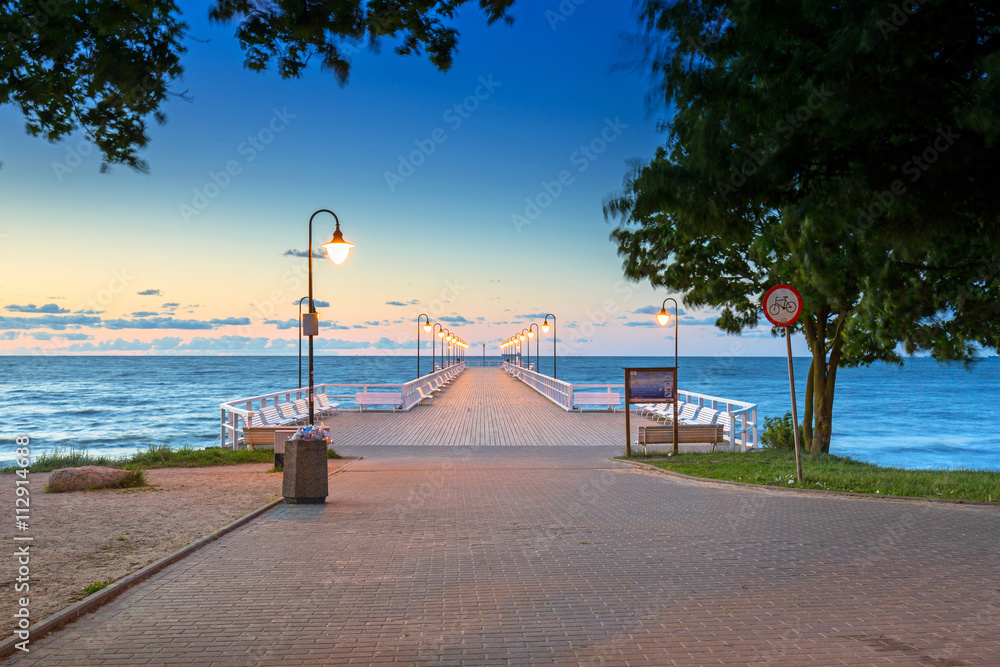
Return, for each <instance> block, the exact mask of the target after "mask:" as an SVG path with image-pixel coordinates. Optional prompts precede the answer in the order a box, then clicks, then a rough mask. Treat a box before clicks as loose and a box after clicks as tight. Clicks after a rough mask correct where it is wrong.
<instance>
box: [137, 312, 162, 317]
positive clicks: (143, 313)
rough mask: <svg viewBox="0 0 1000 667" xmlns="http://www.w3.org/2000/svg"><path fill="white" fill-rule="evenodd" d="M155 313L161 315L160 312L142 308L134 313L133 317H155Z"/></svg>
mask: <svg viewBox="0 0 1000 667" xmlns="http://www.w3.org/2000/svg"><path fill="white" fill-rule="evenodd" d="M154 315H159V313H156V312H153V311H152V310H140V311H137V312H134V313H132V317H153V316H154Z"/></svg>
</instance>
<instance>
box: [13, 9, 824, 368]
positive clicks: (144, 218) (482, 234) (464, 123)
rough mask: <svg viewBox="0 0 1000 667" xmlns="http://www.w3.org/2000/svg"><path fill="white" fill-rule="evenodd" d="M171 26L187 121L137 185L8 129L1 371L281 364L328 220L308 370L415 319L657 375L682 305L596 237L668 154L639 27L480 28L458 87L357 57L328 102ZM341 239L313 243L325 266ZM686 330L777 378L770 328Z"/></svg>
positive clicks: (420, 67)
mask: <svg viewBox="0 0 1000 667" xmlns="http://www.w3.org/2000/svg"><path fill="white" fill-rule="evenodd" d="M180 6H181V8H182V10H183V14H184V19H185V20H186V21H187V22H188V23H189V25H190V26H191V27H190V31H189V32H190V36H191V39H189V40H188V42H187V47H188V53H187V54H185V56H184V65H185V69H186V71H185V75H184V79H183V80H182V81H179V82H176V84H175V85H174V89H175V90H176V91H177V92H185V93H186V95H185V97H186V98H187V99H182V98H179V97H178V98H175V99H173V100H172V101H171V102H169V103H168V104H167V106H166V108H165V111H166V114H167V118H168V120H167V123H166V124H165V125H163V126H154V127H153V129H152V131H151V142H150V145H149V147H148V148H147V149H146V150H144V151H143V154H142V157H143V158H144V159H145V160H146V161H147V162H148V163H149V165H150V168H151V172H150V173H149V174H141V173H137V172H134V171H132V170H130V169H128V168H127V167H121V166H116V167H113V168H112V169H111V171H110V173H105V174H102V173H100V163H101V160H100V158H99V156H98V155H97V154H96V153H95V152H94V151H93V149H92V146H91V145H90V144H89V143H88V142H87V141H86V140H85V138H84V137H83V135H82V134H80V135H75V136H73V137H72V138H70V139H67V140H65V141H61V142H58V143H47V142H46V141H44V140H42V139H38V138H34V137H30V136H28V135H27V134H26V133H25V132H24V130H23V125H24V123H23V119H22V118H21V116H20V115H19V114H18V113H17V111H16V110H15V109H14V108H13V107H11V106H9V105H8V106H5V107H0V160H2V161H3V169H2V170H0V201H2V202H3V207H2V210H0V354H94V353H107V354H296V352H297V342H296V341H297V335H298V334H297V318H298V302H299V299H300V298H301V297H303V296H305V295H306V294H307V290H308V287H307V261H306V258H305V249H306V247H307V243H308V221H309V217H310V215H311V214H312V213H313V212H314V211H316V210H318V209H321V208H326V209H331V210H333V211H334V212H335V213H336V214H337V216H338V218H339V220H340V223H341V229H342V231H343V233H344V237H345V238H346V239H347V240H348V241H350V242H352V243H354V244H355V248H354V250H353V251H352V253H351V256H350V258H349V259H348V260H347V261H346V262H345V263H344V264H342V265H340V266H335V265H333V264H332V263H331V262H330V261H329V260H327V259H323V258H320V259H317V260H316V262H315V267H314V293H315V298H316V299H317V302H318V310H319V311H320V322H321V325H320V326H321V330H320V336H319V338H317V340H316V346H317V349H318V350H319V353H320V354H413V353H414V346H415V336H416V319H417V317H418V316H419V315H420V314H421V313H425V314H427V315H428V316H429V317H430V319H431V320H432V321H434V322H440V323H441V324H442V325H443V326H445V327H447V328H448V329H449V330H451V331H452V332H454V333H455V334H456V335H458V336H460V337H461V338H462V339H464V340H465V341H466V342H468V343H469V345H470V346H472V347H473V348H474V349H475V350H480V351H481V349H482V348H481V345H482V344H483V343H486V345H487V348H486V349H487V352H488V353H490V354H496V353H497V352H498V345H499V343H500V342H501V341H503V340H504V339H505V338H507V337H509V336H510V335H512V334H514V333H516V332H519V331H521V330H522V329H523V328H526V327H528V326H529V325H530V324H531V323H532V322H536V323H539V324H540V323H541V318H542V317H543V316H544V315H545V314H547V313H552V314H554V315H555V317H556V321H557V324H558V326H557V330H558V334H559V345H560V354H577V355H669V354H672V353H673V331H672V330H673V327H672V326H671V327H668V328H666V329H663V328H660V327H658V326H656V324H655V321H654V314H655V313H656V312H658V311H659V308H660V304H661V302H662V301H663V299H664V298H665V297H667V296H680V295H671V294H668V293H666V292H663V291H662V290H654V289H652V288H651V287H650V286H649V285H648V284H639V283H631V282H628V281H626V280H625V279H624V277H623V273H622V268H621V259H620V258H619V257H618V256H617V252H616V248H615V245H614V244H613V243H612V242H611V241H610V240H609V234H610V233H611V231H612V230H613V228H614V222H608V221H606V220H605V218H604V215H603V212H602V205H603V203H604V201H605V200H606V199H607V197H609V196H610V195H613V194H614V193H615V192H617V191H618V190H619V189H620V188H621V185H622V179H623V176H624V175H625V174H626V172H627V171H628V169H629V165H630V164H632V163H634V162H635V161H637V160H638V161H644V160H648V159H649V158H650V157H652V155H653V153H654V151H655V149H656V147H657V146H658V145H660V144H661V143H662V142H663V140H664V137H663V136H662V135H660V134H658V133H657V130H656V127H657V123H658V122H659V121H661V120H663V115H664V113H665V112H664V110H663V109H662V108H661V109H657V108H652V109H651V108H649V107H648V106H647V104H646V101H645V96H646V93H647V91H648V89H649V81H648V79H647V78H646V77H645V75H644V74H643V73H641V72H636V71H634V70H629V68H627V67H621V66H620V65H621V64H622V63H625V62H627V60H628V59H629V53H628V51H627V49H625V48H624V44H625V38H626V36H627V35H629V34H634V33H635V32H636V30H637V25H636V22H635V18H634V15H633V13H632V9H631V3H609V2H597V1H596V0H572V1H567V0H562V1H559V0H540V1H537V2H521V3H518V4H516V5H515V6H514V8H513V10H512V12H511V13H512V15H513V17H514V24H513V26H510V27H508V26H504V25H501V24H497V25H493V26H489V25H487V23H486V20H485V18H484V17H483V16H482V14H481V13H480V12H479V11H478V10H476V9H475V3H470V4H469V6H467V7H464V8H463V9H462V11H461V12H460V14H459V16H458V17H457V19H456V20H455V26H456V27H457V28H458V29H459V31H460V33H461V38H460V41H459V47H458V53H457V54H456V57H455V61H454V65H453V67H452V68H451V70H449V71H448V72H441V71H439V70H437V69H436V68H435V67H434V66H432V65H431V64H430V63H429V62H428V61H427V60H426V59H425V58H421V57H412V56H411V57H401V56H397V55H395V54H394V53H393V52H392V48H391V45H388V44H387V45H385V46H384V47H383V48H382V50H381V52H380V53H377V54H376V53H372V52H370V51H368V50H367V49H366V48H363V47H362V48H360V49H359V50H358V51H357V52H356V53H355V54H354V55H353V56H352V63H353V65H352V71H351V76H350V80H349V82H348V84H347V85H346V86H343V87H341V86H340V85H338V83H337V81H336V80H335V78H334V77H333V76H332V75H331V74H328V73H324V72H322V71H320V70H319V69H318V68H313V69H311V70H309V71H308V72H307V73H306V74H305V76H304V77H303V78H302V79H298V80H291V81H284V80H281V79H280V78H279V77H278V76H277V74H276V73H275V72H273V71H268V72H264V73H256V72H250V71H248V70H246V69H244V68H243V66H242V62H243V56H242V52H241V51H240V49H239V47H238V44H237V42H236V40H235V39H234V37H233V33H234V30H235V28H234V26H232V25H222V26H220V25H216V24H211V23H209V22H208V20H207V9H206V8H205V5H204V3H195V2H181V3H180ZM333 228H334V220H333V218H332V216H329V215H327V214H320V215H318V216H317V217H316V219H315V223H314V234H313V237H314V245H315V246H316V248H318V247H319V246H320V245H321V244H322V243H325V242H326V241H328V240H329V239H330V237H331V235H332V232H333ZM679 313H680V318H679V330H680V333H679V338H680V340H679V348H680V354H681V355H682V356H685V355H737V354H740V355H752V356H770V355H774V356H780V355H783V354H784V351H785V350H784V343H783V342H782V341H781V340H779V339H776V338H774V337H772V336H771V334H770V328H769V327H763V326H762V327H760V328H759V329H758V330H756V331H752V332H747V333H745V334H744V335H743V336H740V337H733V336H726V335H723V334H722V333H721V332H720V331H719V330H718V329H716V328H715V327H714V326H713V323H714V321H715V314H714V313H713V312H708V311H703V310H694V309H690V308H685V307H684V306H683V302H682V306H681V308H680V311H679ZM793 341H794V344H795V349H796V353H797V354H806V347H805V344H804V341H802V340H800V339H793ZM426 346H427V343H426V337H425V338H424V349H427V347H426Z"/></svg>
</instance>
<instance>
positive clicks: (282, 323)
mask: <svg viewBox="0 0 1000 667" xmlns="http://www.w3.org/2000/svg"><path fill="white" fill-rule="evenodd" d="M264 324H273V325H274V326H276V327H278V328H279V329H298V328H299V321H298V320H297V319H296V318H294V317H291V318H289V319H287V320H264Z"/></svg>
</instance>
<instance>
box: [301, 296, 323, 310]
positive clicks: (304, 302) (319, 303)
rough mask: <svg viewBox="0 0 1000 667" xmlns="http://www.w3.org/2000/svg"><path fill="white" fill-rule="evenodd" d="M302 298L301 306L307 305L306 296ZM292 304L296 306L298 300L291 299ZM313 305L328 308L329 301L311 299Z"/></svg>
mask: <svg viewBox="0 0 1000 667" xmlns="http://www.w3.org/2000/svg"><path fill="white" fill-rule="evenodd" d="M304 299H305V300H304V301H303V302H302V305H303V306H308V305H309V298H308V297H304ZM292 305H293V306H297V305H299V302H298V301H292ZM313 305H314V306H316V307H317V308H329V307H330V302H329V301H322V300H320V299H313Z"/></svg>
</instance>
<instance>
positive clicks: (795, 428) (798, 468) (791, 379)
mask: <svg viewBox="0 0 1000 667" xmlns="http://www.w3.org/2000/svg"><path fill="white" fill-rule="evenodd" d="M785 343H786V344H787V347H788V386H789V388H790V389H791V392H792V433H793V434H794V435H795V476H796V479H798V481H799V484H801V483H802V452H801V449H799V410H798V407H797V406H796V404H795V371H794V370H793V368H792V335H791V332H790V331H789V327H785Z"/></svg>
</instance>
